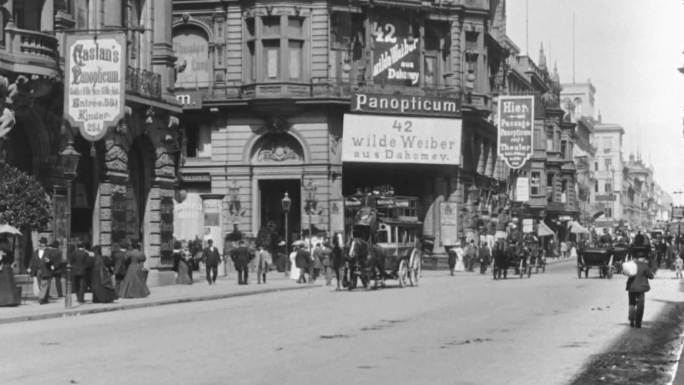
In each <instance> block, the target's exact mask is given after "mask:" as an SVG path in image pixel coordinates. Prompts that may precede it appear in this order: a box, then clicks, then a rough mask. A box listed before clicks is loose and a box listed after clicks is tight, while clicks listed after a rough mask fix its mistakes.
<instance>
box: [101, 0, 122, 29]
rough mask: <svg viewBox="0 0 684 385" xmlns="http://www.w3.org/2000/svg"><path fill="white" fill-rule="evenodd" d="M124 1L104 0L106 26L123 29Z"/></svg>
mask: <svg viewBox="0 0 684 385" xmlns="http://www.w3.org/2000/svg"><path fill="white" fill-rule="evenodd" d="M121 1H122V0H104V9H105V11H104V26H105V27H121V25H122V24H123V14H122V12H121V11H122V8H123V4H122V3H121Z"/></svg>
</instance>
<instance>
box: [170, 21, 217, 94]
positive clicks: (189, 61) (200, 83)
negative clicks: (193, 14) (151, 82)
mask: <svg viewBox="0 0 684 385" xmlns="http://www.w3.org/2000/svg"><path fill="white" fill-rule="evenodd" d="M173 51H174V54H175V55H176V57H177V58H178V61H177V62H176V63H177V64H178V65H177V68H178V72H177V73H176V87H178V88H196V87H208V86H209V82H210V80H211V76H210V74H211V60H210V57H209V39H208V37H207V35H206V33H204V31H202V30H201V29H199V28H196V27H192V26H188V27H179V28H176V29H175V30H174V31H173Z"/></svg>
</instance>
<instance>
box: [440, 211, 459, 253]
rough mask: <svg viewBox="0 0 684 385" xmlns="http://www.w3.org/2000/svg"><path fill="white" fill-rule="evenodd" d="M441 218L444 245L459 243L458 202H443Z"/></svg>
mask: <svg viewBox="0 0 684 385" xmlns="http://www.w3.org/2000/svg"><path fill="white" fill-rule="evenodd" d="M439 218H440V226H439V227H440V231H441V239H442V245H443V246H455V245H456V244H458V204H456V203H453V202H441V203H440V204H439Z"/></svg>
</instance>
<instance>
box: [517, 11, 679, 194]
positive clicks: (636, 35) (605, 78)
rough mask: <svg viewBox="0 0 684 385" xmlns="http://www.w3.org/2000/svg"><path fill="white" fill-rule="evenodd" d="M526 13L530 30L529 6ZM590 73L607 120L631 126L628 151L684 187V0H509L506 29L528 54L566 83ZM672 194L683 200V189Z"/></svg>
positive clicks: (668, 182) (675, 186)
mask: <svg viewBox="0 0 684 385" xmlns="http://www.w3.org/2000/svg"><path fill="white" fill-rule="evenodd" d="M526 4H527V9H528V10H529V12H528V17H527V19H528V25H529V27H528V29H527V30H528V33H527V34H526V28H525V24H526V23H525V19H526V18H525V14H526V12H525V9H526ZM573 13H574V14H575V81H576V82H578V83H579V82H585V81H586V80H587V79H591V82H592V83H593V84H594V86H595V87H596V110H597V111H598V110H600V111H601V115H602V118H603V122H604V123H617V124H620V125H622V126H623V127H624V128H625V131H626V134H625V137H624V145H623V158H624V159H625V160H626V159H627V157H628V156H629V153H630V152H636V151H637V149H638V150H639V151H640V152H641V154H642V159H644V160H645V161H646V162H649V163H651V164H652V165H653V167H654V170H655V179H656V181H657V182H658V183H659V184H660V185H661V186H662V187H663V188H664V189H665V191H667V192H669V193H672V192H673V191H684V136H683V135H682V132H683V131H682V128H683V126H682V118H683V117H684V74H681V73H680V72H679V71H677V68H679V67H681V66H684V55H683V54H682V51H684V3H682V0H652V1H643V0H642V1H637V0H572V1H568V0H508V1H507V32H508V36H509V37H510V38H511V39H513V41H514V42H515V43H516V44H517V45H518V47H520V49H521V51H522V53H523V54H524V53H525V52H526V51H527V50H528V48H527V46H526V35H527V36H528V39H527V41H528V42H529V55H530V56H531V57H532V58H533V59H534V60H535V62H537V61H538V59H539V46H540V44H541V43H543V44H544V51H545V53H546V57H547V63H548V65H549V67H550V68H553V64H554V62H556V63H557V64H558V72H559V73H560V77H561V82H562V83H571V82H572V80H573V76H572V72H573V71H572V68H573V64H572V63H573V60H572V45H573V44H572V40H573V39H572V35H573V33H572V30H573V28H572V24H573V22H572V19H573ZM673 198H675V199H677V201H684V194H675V196H673Z"/></svg>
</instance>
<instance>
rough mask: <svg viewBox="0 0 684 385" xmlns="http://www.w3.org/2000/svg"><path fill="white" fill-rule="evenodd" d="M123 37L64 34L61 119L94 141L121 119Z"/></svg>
mask: <svg viewBox="0 0 684 385" xmlns="http://www.w3.org/2000/svg"><path fill="white" fill-rule="evenodd" d="M125 47H126V38H125V35H124V33H123V32H114V33H99V34H98V35H97V36H95V35H92V34H88V35H83V34H75V35H67V37H66V48H67V50H66V57H65V58H64V60H65V71H64V73H65V79H64V118H65V119H67V120H68V121H69V123H71V125H72V126H74V127H78V128H79V130H80V132H81V135H82V136H83V138H84V139H86V140H89V141H97V140H99V139H101V138H102V137H103V136H104V135H105V133H106V132H107V128H108V127H111V126H114V125H116V124H117V123H118V121H119V119H121V118H122V117H123V116H124V104H125V102H124V98H125V95H126V52H125Z"/></svg>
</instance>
